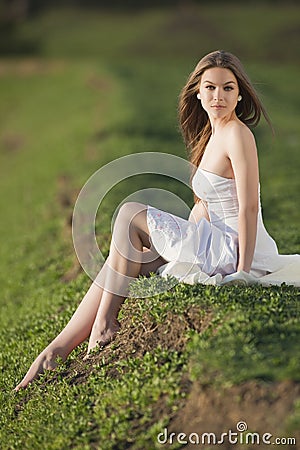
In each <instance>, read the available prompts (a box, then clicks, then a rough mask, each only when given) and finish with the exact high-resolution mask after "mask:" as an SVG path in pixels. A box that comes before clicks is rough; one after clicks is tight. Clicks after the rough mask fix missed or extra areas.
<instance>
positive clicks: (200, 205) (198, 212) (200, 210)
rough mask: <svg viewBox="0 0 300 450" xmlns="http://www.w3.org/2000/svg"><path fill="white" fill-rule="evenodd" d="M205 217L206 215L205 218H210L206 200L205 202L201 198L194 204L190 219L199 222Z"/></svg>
mask: <svg viewBox="0 0 300 450" xmlns="http://www.w3.org/2000/svg"><path fill="white" fill-rule="evenodd" d="M203 217H205V219H207V220H209V216H208V213H207V208H206V205H205V202H203V200H199V202H197V203H195V204H194V206H193V208H192V210H191V213H190V215H189V221H190V222H194V223H197V222H199V220H200V219H202V218H203Z"/></svg>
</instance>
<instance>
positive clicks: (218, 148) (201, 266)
mask: <svg viewBox="0 0 300 450" xmlns="http://www.w3.org/2000/svg"><path fill="white" fill-rule="evenodd" d="M261 114H263V115H264V116H265V118H266V119H267V120H268V117H267V115H266V113H265V110H264V108H263V106H262V104H261V102H260V100H259V98H258V96H257V94H256V92H255V90H254V88H253V86H252V84H251V82H250V80H249V78H248V76H247V75H246V73H245V71H244V69H243V67H242V65H241V63H240V61H239V60H238V58H236V57H235V56H234V55H232V54H230V53H228V52H223V51H216V52H213V53H210V54H208V55H206V56H205V57H204V58H202V59H201V61H200V62H199V63H198V65H197V66H196V68H195V70H194V71H193V72H192V74H191V75H190V77H189V79H188V81H187V83H186V85H185V86H184V88H183V90H182V92H181V97H180V105H179V116H180V117H179V118H180V124H181V129H182V133H183V136H184V139H185V142H186V145H187V148H188V150H189V153H190V160H191V162H192V163H193V164H194V166H195V167H196V171H195V173H194V176H193V179H192V186H193V190H194V194H195V205H194V207H193V209H192V211H191V214H190V217H189V220H184V219H182V218H180V217H176V216H174V215H172V214H169V213H166V212H164V211H160V210H158V209H156V208H153V207H151V206H146V205H142V204H140V203H133V202H131V203H126V204H124V205H123V206H122V207H121V209H120V211H119V213H118V215H117V218H116V221H115V225H114V229H113V234H112V241H111V246H110V253H109V257H108V259H107V260H106V262H105V264H104V266H103V267H102V269H101V271H100V273H99V275H98V277H97V279H96V280H95V281H94V282H93V283H92V285H91V287H90V288H89V290H88V292H87V293H86V295H85V296H84V298H83V300H82V302H81V303H80V305H79V307H78V308H77V310H76V312H75V313H74V315H73V316H72V318H71V320H70V321H69V323H68V324H67V325H66V327H65V328H64V329H63V331H62V332H61V333H60V334H59V335H58V336H57V337H56V338H55V339H54V340H53V341H52V342H51V343H50V344H49V345H48V346H47V347H46V348H45V349H44V350H43V351H42V353H41V354H40V355H39V356H38V357H37V358H36V360H35V361H34V362H33V364H32V366H31V367H30V369H29V371H28V372H27V374H26V375H25V377H24V379H23V380H22V381H21V382H20V383H19V384H18V385H17V386H16V388H15V390H16V391H18V390H19V389H20V388H25V387H26V386H27V385H28V384H29V383H30V382H31V381H32V380H33V379H35V378H36V377H37V376H38V375H39V374H40V373H42V372H43V371H44V370H52V369H54V368H55V367H56V365H57V362H56V360H57V358H58V357H61V358H62V359H63V360H65V359H66V358H67V356H68V355H69V353H70V352H71V351H72V350H73V349H74V348H75V347H76V346H78V345H79V344H81V343H82V342H83V341H84V340H85V339H87V338H88V337H89V344H88V353H89V352H90V350H91V349H93V348H94V347H95V346H97V345H99V346H104V345H105V344H107V343H109V342H110V341H111V340H112V339H113V338H114V336H115V334H116V333H117V331H118V330H119V327H120V325H119V323H118V320H117V316H118V312H119V310H120V307H121V305H122V303H123V301H124V298H125V297H126V294H127V292H128V285H129V282H130V281H131V280H132V279H133V278H136V277H138V276H139V275H141V274H142V275H147V274H149V273H150V272H154V271H156V270H157V269H158V268H160V273H161V274H168V273H170V274H172V275H175V276H178V278H180V279H183V280H184V279H185V277H184V276H182V271H181V269H182V265H183V266H184V267H185V270H187V272H189V273H190V272H191V271H192V272H193V273H194V274H195V267H196V271H198V275H199V274H200V275H203V274H204V275H205V276H206V279H208V280H209V279H212V278H213V277H215V278H214V280H217V282H220V281H221V280H222V279H223V282H224V283H226V282H231V283H232V282H244V283H251V282H254V281H255V280H257V279H258V277H264V276H265V275H266V274H267V273H270V272H275V271H278V270H280V269H281V268H282V267H284V266H286V264H288V263H294V262H295V261H296V262H297V263H299V256H298V255H278V251H277V247H276V244H275V242H274V241H273V239H272V238H271V237H270V236H269V235H268V233H267V231H266V230H265V228H264V225H263V221H262V216H261V210H260V199H259V172H258V161H257V150H256V144H255V139H254V136H253V134H252V132H251V131H250V129H249V126H255V125H257V123H258V122H259V120H260V117H261ZM180 265H181V266H180ZM216 277H217V278H216ZM218 277H219V278H218ZM223 277H224V278H223ZM195 280H198V281H201V276H198V278H197V279H196V278H195V277H194V281H195ZM116 292H117V293H116Z"/></svg>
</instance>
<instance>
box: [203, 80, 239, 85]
mask: <svg viewBox="0 0 300 450" xmlns="http://www.w3.org/2000/svg"><path fill="white" fill-rule="evenodd" d="M203 83H210V84H215V83H213V82H212V81H209V80H204V81H203ZM231 83H233V84H236V82H235V81H226V83H224V85H225V84H231Z"/></svg>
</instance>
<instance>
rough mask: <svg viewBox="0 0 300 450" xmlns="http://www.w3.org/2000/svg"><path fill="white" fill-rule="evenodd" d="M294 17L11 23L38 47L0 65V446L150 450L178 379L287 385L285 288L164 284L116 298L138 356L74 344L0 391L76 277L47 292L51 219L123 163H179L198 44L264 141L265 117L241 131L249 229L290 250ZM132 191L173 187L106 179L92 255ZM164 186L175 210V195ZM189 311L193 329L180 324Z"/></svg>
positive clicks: (242, 11)
mask: <svg viewBox="0 0 300 450" xmlns="http://www.w3.org/2000/svg"><path fill="white" fill-rule="evenodd" d="M299 15H300V10H299V8H297V7H296V6H289V7H282V8H281V7H279V6H276V7H275V6H274V7H273V6H272V8H270V7H267V6H264V5H261V6H257V7H255V8H252V7H250V6H249V7H247V6H239V7H236V6H235V7H233V6H230V5H227V6H226V7H224V8H223V7H222V8H221V6H220V5H219V6H214V5H212V6H211V7H208V6H206V7H201V8H200V7H199V8H198V9H195V10H191V11H190V12H189V10H186V11H185V12H182V11H181V12H180V11H178V10H177V9H176V8H173V9H172V10H161V11H160V10H149V11H145V12H140V13H136V14H133V15H132V14H125V13H114V14H113V13H109V12H105V13H95V12H92V13H80V14H79V13H78V11H73V12H70V11H66V10H64V11H60V12H58V11H52V12H51V13H48V14H44V15H43V16H41V17H36V18H34V19H33V20H32V21H31V22H28V23H25V24H23V25H22V26H21V27H20V29H19V35H20V36H22V37H23V38H26V39H28V40H30V39H34V40H36V42H39V46H38V48H39V54H38V55H35V56H33V57H30V58H29V57H28V58H21V57H19V58H18V57H14V58H11V59H2V60H0V98H1V101H0V118H1V122H0V123H1V125H0V136H1V137H0V175H1V176H0V187H1V198H0V207H1V221H0V232H1V247H0V255H1V261H2V265H1V271H0V282H1V287H2V289H1V300H0V307H1V319H0V320H1V322H0V323H1V336H0V349H1V350H0V362H1V368H2V377H1V381H0V386H1V390H0V402H1V413H0V418H1V427H0V442H1V444H0V447H1V449H3V450H4V449H7V450H8V449H28V450H33V449H41V448H43V449H66V448H76V449H80V450H81V449H89V448H99V449H105V450H106V449H107V450H109V449H114V450H116V449H123V448H132V449H149V450H152V449H154V448H156V444H155V441H156V435H157V433H158V432H160V431H161V430H162V428H163V427H164V426H167V425H168V424H169V423H171V421H172V417H174V415H176V414H177V415H180V410H181V407H182V404H183V403H182V402H184V401H185V397H186V395H187V394H188V390H189V389H188V387H187V386H189V385H190V384H191V383H194V382H198V383H202V385H203V386H206V385H209V386H212V387H215V388H216V389H219V388H220V386H221V387H228V386H238V385H239V384H241V383H244V382H247V381H249V380H258V381H259V382H261V383H276V382H280V381H282V380H292V381H294V382H295V383H299V349H298V348H297V347H298V346H297V343H298V342H299V333H300V329H299V303H298V302H299V298H298V290H297V289H295V288H293V287H287V286H282V287H274V288H262V287H253V288H247V289H242V288H237V287H236V288H235V287H232V288H228V287H227V288H219V287H207V286H201V285H199V286H186V285H177V286H175V287H174V288H172V289H170V290H169V291H166V292H165V293H163V294H161V295H159V296H151V295H150V297H149V298H146V299H133V298H131V299H128V300H127V301H126V304H125V305H124V309H123V311H122V312H121V321H122V323H123V325H124V327H125V329H126V330H127V329H128V333H130V332H132V333H133V334H134V336H137V344H139V345H140V343H141V342H143V341H144V340H145V341H146V339H147V336H149V335H151V333H150V334H149V333H148V334H147V332H148V331H149V329H147V327H146V325H145V324H148V323H149V324H151V327H153V328H151V327H150V325H149V327H150V330H152V329H154V328H155V327H156V325H159V326H161V327H162V334H161V335H160V338H161V339H160V341H158V343H156V344H153V345H152V344H151V342H152V341H150V343H149V348H148V347H147V349H146V350H145V352H144V353H143V352H142V351H134V347H133V350H132V353H130V354H127V353H126V349H127V348H128V347H127V342H125V341H122V339H121V338H120V340H119V341H118V342H117V343H116V344H113V345H112V347H111V348H110V349H108V351H106V352H104V353H103V355H104V356H103V358H104V359H105V361H104V360H103V359H102V354H101V353H100V354H99V355H96V356H95V360H94V363H92V365H91V366H90V365H85V363H83V361H82V352H83V351H84V350H85V349H86V344H83V345H82V346H81V347H80V348H79V349H77V350H76V351H74V352H73V353H72V355H71V356H70V359H69V360H68V361H67V362H66V363H65V364H62V365H61V367H60V368H59V369H58V370H57V374H56V375H53V374H46V375H44V376H43V377H41V379H40V380H39V381H38V382H36V383H35V384H34V385H32V386H30V388H29V389H28V390H26V391H25V392H20V393H18V394H17V395H16V394H12V392H11V390H12V388H13V387H14V386H15V384H16V383H17V382H18V381H19V380H20V379H21V377H22V376H23V375H24V373H25V371H26V370H27V368H28V365H29V364H30V363H31V361H32V360H33V358H34V357H35V356H36V355H37V354H38V353H39V352H40V351H41V349H42V348H43V347H44V346H45V345H46V344H47V343H48V342H49V341H50V340H51V339H52V338H53V337H54V336H55V335H56V334H57V333H58V332H59V331H60V330H61V328H62V327H63V326H64V325H65V324H66V323H67V321H68V319H69V318H70V316H71V314H72V312H73V311H74V310H75V308H76V306H77V305H78V303H79V302H80V299H81V298H82V296H83V295H84V293H85V291H86V289H87V288H88V286H89V283H90V280H89V279H88V277H87V276H86V275H85V274H84V273H81V274H80V275H79V276H78V277H77V278H76V279H74V280H72V281H70V282H68V283H66V282H64V281H62V277H63V275H64V274H65V273H66V272H68V270H69V269H70V267H72V264H73V259H74V250H73V247H72V237H71V233H70V228H69V227H68V221H69V218H70V214H71V212H72V208H73V205H74V201H75V198H76V195H75V194H76V192H79V190H80V188H81V187H82V186H83V184H84V182H85V181H86V180H87V179H88V178H89V177H90V176H91V175H92V174H93V173H94V172H95V171H96V170H97V169H99V168H100V167H101V166H103V165H104V164H106V163H107V162H109V161H112V160H114V159H116V158H118V157H120V156H123V155H126V154H132V153H136V152H141V151H157V152H160V151H162V152H167V153H172V154H176V155H178V156H182V157H185V149H184V146H183V144H182V140H181V137H180V135H179V132H178V126H177V117H176V108H177V97H178V94H179V91H180V89H181V87H182V85H183V83H184V82H185V80H186V77H187V75H188V73H189V72H190V71H191V70H192V68H193V66H194V63H195V62H196V60H197V59H198V58H199V57H200V56H202V55H203V54H204V53H205V52H207V51H210V50H213V49H215V48H220V47H222V48H226V49H228V50H231V51H233V52H236V53H237V54H238V55H239V56H240V57H241V59H242V60H243V62H244V63H245V66H246V68H247V69H248V71H249V73H250V75H251V78H252V79H253V80H254V81H255V82H256V83H257V87H258V90H259V91H260V93H261V95H262V97H263V100H264V103H265V104H266V106H267V109H268V111H269V114H270V116H271V119H272V121H273V124H274V127H275V129H276V135H275V137H274V138H273V137H272V134H271V132H270V130H269V129H268V127H267V126H266V125H265V124H262V125H260V126H259V128H258V129H257V130H256V137H257V142H258V149H259V158H260V172H261V185H262V200H263V207H264V209H263V212H264V218H265V224H266V226H267V228H268V230H269V231H270V234H271V235H272V236H273V237H274V238H275V239H276V241H277V242H278V246H279V249H280V251H281V252H286V253H296V252H299V232H298V223H299V218H300V217H299V215H300V213H299V208H298V207H297V206H298V192H299V176H298V167H299V143H300V135H299V127H298V122H299V120H298V113H299V92H298V90H297V83H298V67H297V65H296V61H295V60H294V54H295V52H296V50H297V40H296V39H294V36H295V33H296V31H295V30H296V24H297V23H298V20H299ZM266 17H268V20H266ZM181 19H182V20H181ZM254 22H255V33H253V31H252V30H253V23H254ZM275 49H276V51H275ZM62 179H64V180H65V181H64V182H63V183H62ZM149 185H151V186H156V187H164V188H165V189H167V190H172V191H174V192H177V193H178V192H180V188H181V187H180V186H179V185H178V184H177V183H175V182H174V183H170V181H169V180H164V179H163V178H161V177H160V178H159V177H156V178H151V177H135V178H133V179H130V180H127V181H124V182H122V183H121V184H120V186H117V187H116V188H115V189H114V190H113V191H112V192H111V193H110V194H109V196H108V200H107V201H106V202H105V203H104V206H103V215H102V216H101V217H99V218H98V222H97V233H98V241H99V244H100V247H101V249H102V250H103V253H104V254H107V251H108V246H109V238H108V236H109V232H110V220H111V215H112V213H113V211H114V209H115V207H116V206H117V205H118V203H119V202H120V201H121V200H122V199H123V198H124V196H126V195H128V194H129V193H130V192H134V191H136V190H138V189H143V188H147V187H149ZM181 192H182V195H181V197H182V198H183V199H184V200H185V201H186V202H187V203H188V204H189V205H191V204H192V195H191V192H189V191H188V190H187V189H182V191H181ZM64 194H66V195H67V197H68V200H69V201H70V204H69V205H67V206H66V205H63V203H62V201H61V197H62V195H64ZM157 282H158V280H156V279H155V278H150V279H149V280H144V279H141V280H139V281H138V282H136V284H135V285H134V286H133V287H132V289H133V292H135V293H138V292H143V291H144V290H145V289H146V291H147V292H149V294H151V291H152V292H153V290H154V289H155V287H156V284H155V283H157ZM159 282H160V283H163V281H159ZM191 308H192V310H193V311H194V310H195V311H197V314H198V313H199V321H201V320H202V319H203V320H204V321H205V320H207V324H206V325H207V326H206V327H204V328H203V329H200V328H199V327H198V326H197V320H196V321H194V322H193V321H189V320H188V315H187V311H190V309H191ZM170 314H171V315H172V316H170ZM170 317H172V320H174V321H175V322H176V320H177V318H178V317H179V321H182V326H183V331H182V333H183V338H184V345H183V344H182V345H181V346H179V347H178V348H177V347H176V346H175V343H174V348H172V347H170V346H166V345H167V344H164V342H165V340H164V338H165V337H166V336H167V334H168V333H171V331H170V329H169V328H167V324H169V320H170ZM206 318H207V319H206ZM175 322H174V323H175ZM171 323H172V321H171ZM176 323H177V322H176ZM184 324H185V325H184ZM125 325H126V326H125ZM143 325H144V327H146V331H145V330H144V332H143ZM169 325H170V324H169ZM169 325H168V326H169ZM147 326H148V325H147ZM126 327H128V328H126ZM164 327H166V328H164ZM126 332H127V331H126ZM125 336H127V335H125ZM128 336H130V335H128ZM159 342H161V344H160V343H159ZM114 345H115V346H114ZM132 345H134V344H132ZM151 345H152V346H151ZM122 348H124V351H123V352H122ZM116 355H119V356H118V357H117V356H116ZM160 408H161V409H160ZM215 414H217V411H215ZM289 414H290V415H289V417H287V422H286V423H287V425H286V424H283V425H282V427H283V428H282V432H283V433H284V432H286V431H287V430H288V431H289V432H290V433H291V435H292V434H293V433H295V432H296V430H297V429H298V428H299V414H300V409H299V402H298V406H296V407H295V410H294V411H293V412H292V411H291V412H290V413H289ZM285 427H286V428H285ZM195 431H198V430H195ZM207 431H209V430H207ZM266 431H267V430H266ZM174 448H175V447H174Z"/></svg>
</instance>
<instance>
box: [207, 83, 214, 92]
mask: <svg viewBox="0 0 300 450" xmlns="http://www.w3.org/2000/svg"><path fill="white" fill-rule="evenodd" d="M205 87H206V89H208V90H210V91H212V90H213V89H214V88H215V87H214V86H213V85H212V84H209V85H208V86H205Z"/></svg>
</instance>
